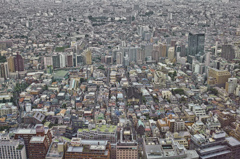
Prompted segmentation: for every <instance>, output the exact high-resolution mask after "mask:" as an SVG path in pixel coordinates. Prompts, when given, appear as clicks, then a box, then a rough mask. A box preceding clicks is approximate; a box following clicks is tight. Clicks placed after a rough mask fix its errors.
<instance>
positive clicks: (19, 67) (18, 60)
mask: <svg viewBox="0 0 240 159" xmlns="http://www.w3.org/2000/svg"><path fill="white" fill-rule="evenodd" d="M14 65H15V71H24V61H23V58H22V56H21V55H19V53H17V55H16V56H15V58H14Z"/></svg>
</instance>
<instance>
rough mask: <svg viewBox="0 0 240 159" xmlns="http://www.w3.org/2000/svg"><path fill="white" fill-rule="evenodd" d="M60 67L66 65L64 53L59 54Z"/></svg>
mask: <svg viewBox="0 0 240 159" xmlns="http://www.w3.org/2000/svg"><path fill="white" fill-rule="evenodd" d="M59 58H60V59H59V60H60V68H64V67H66V56H65V54H64V53H61V54H59Z"/></svg>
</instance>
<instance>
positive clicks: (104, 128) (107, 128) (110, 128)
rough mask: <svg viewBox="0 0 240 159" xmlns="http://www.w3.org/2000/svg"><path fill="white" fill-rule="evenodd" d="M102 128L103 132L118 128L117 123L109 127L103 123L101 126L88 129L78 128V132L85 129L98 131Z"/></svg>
mask: <svg viewBox="0 0 240 159" xmlns="http://www.w3.org/2000/svg"><path fill="white" fill-rule="evenodd" d="M98 129H99V130H100V131H101V132H104V131H105V130H108V132H110V133H112V132H114V131H116V130H117V126H116V125H110V126H109V127H107V125H102V126H101V127H99V126H98V125H96V127H95V128H93V129H91V130H89V129H88V128H86V129H78V132H83V131H97V130H98Z"/></svg>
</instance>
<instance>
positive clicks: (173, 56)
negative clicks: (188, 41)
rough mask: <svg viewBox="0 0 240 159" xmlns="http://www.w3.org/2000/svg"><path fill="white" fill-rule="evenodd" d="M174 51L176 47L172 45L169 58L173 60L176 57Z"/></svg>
mask: <svg viewBox="0 0 240 159" xmlns="http://www.w3.org/2000/svg"><path fill="white" fill-rule="evenodd" d="M174 52H175V48H174V47H170V48H169V49H168V59H169V60H170V61H171V62H173V61H174V59H175V54H174Z"/></svg>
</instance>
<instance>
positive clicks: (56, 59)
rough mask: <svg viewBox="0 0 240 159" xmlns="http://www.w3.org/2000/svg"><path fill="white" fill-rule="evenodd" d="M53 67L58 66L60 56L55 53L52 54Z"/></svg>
mask: <svg viewBox="0 0 240 159" xmlns="http://www.w3.org/2000/svg"><path fill="white" fill-rule="evenodd" d="M52 63H53V68H60V56H59V54H55V55H53V56H52Z"/></svg>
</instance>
